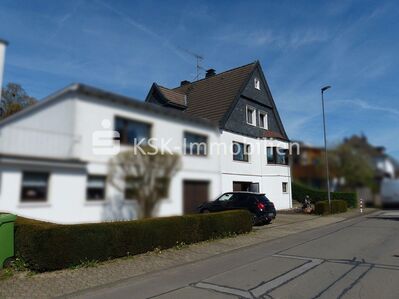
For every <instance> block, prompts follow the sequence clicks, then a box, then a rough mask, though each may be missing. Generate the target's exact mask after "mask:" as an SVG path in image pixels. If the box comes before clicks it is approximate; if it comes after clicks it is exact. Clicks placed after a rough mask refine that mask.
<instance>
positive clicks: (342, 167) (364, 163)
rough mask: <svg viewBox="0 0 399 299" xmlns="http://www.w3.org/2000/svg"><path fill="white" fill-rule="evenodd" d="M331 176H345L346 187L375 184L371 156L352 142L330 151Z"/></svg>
mask: <svg viewBox="0 0 399 299" xmlns="http://www.w3.org/2000/svg"><path fill="white" fill-rule="evenodd" d="M329 166H330V170H331V176H332V177H337V178H344V179H345V184H344V189H346V190H348V191H353V190H355V189H356V188H358V187H370V188H372V189H374V188H375V186H374V180H373V179H374V170H373V167H372V165H371V161H370V159H369V157H368V156H367V155H366V154H365V153H364V152H363V151H361V150H359V149H357V148H356V147H354V146H352V145H351V144H345V143H344V144H341V145H339V146H337V147H336V148H335V149H334V150H333V151H330V152H329Z"/></svg>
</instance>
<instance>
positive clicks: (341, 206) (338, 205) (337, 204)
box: [315, 200, 348, 215]
mask: <svg viewBox="0 0 399 299" xmlns="http://www.w3.org/2000/svg"><path fill="white" fill-rule="evenodd" d="M329 210H330V209H329V206H328V200H321V201H318V202H316V203H315V213H316V214H319V215H325V214H329V212H330V211H329ZM347 210H348V204H347V202H346V201H345V200H332V201H331V213H332V214H336V213H343V212H346V211H347Z"/></svg>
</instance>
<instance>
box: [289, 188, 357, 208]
mask: <svg viewBox="0 0 399 299" xmlns="http://www.w3.org/2000/svg"><path fill="white" fill-rule="evenodd" d="M306 195H309V197H310V199H311V201H312V202H314V203H316V202H318V201H321V200H326V199H328V194H327V191H323V190H317V189H313V188H309V187H307V186H305V185H303V184H300V183H294V182H293V183H292V198H293V199H294V200H296V201H299V202H303V200H304V199H305V197H306ZM331 199H332V200H344V201H346V202H347V204H348V207H350V208H356V207H357V193H356V192H331Z"/></svg>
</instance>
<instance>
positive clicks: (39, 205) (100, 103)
mask: <svg viewBox="0 0 399 299" xmlns="http://www.w3.org/2000/svg"><path fill="white" fill-rule="evenodd" d="M218 90H220V92H218ZM254 95H255V96H254ZM215 97H217V98H218V99H219V100H218V102H217V103H215V102H213V104H214V105H213V106H212V105H211V104H212V101H214V99H215ZM209 101H211V102H209ZM221 104H223V105H221ZM237 115H240V116H239V117H237ZM113 134H117V135H113ZM115 136H117V138H113V137H115ZM132 137H135V138H136V137H143V138H145V139H150V138H151V139H153V140H154V142H155V144H154V145H155V146H156V147H159V148H163V147H167V148H168V149H172V151H173V152H174V153H177V154H179V155H180V156H181V162H182V163H181V165H182V166H181V169H180V170H179V171H178V173H177V174H176V175H175V176H174V177H173V178H172V180H171V185H170V189H169V194H168V196H167V197H166V198H164V199H163V200H162V201H161V202H160V204H159V205H158V206H157V208H156V211H155V215H156V216H168V215H181V214H183V213H190V212H193V211H194V210H195V207H196V206H197V205H199V204H200V203H201V202H203V201H206V200H211V199H215V198H216V197H217V196H218V195H220V194H222V193H223V192H228V191H233V190H237V191H239V190H247V191H257V192H262V193H265V194H266V195H267V196H268V198H269V199H270V200H271V201H273V202H274V204H275V206H276V208H277V209H284V208H290V207H291V174H290V168H289V166H288V155H287V149H288V146H289V141H288V138H287V136H286V133H285V131H284V128H283V126H282V123H281V120H280V118H279V116H278V112H277V109H276V107H275V104H274V101H273V99H272V97H271V94H270V91H269V89H268V87H267V83H266V80H265V79H264V76H263V73H262V71H261V68H260V65H259V63H258V62H255V63H252V64H249V65H246V66H243V67H240V68H237V69H233V70H230V71H227V72H224V73H220V74H214V73H212V71H211V75H209V74H208V75H207V77H206V78H205V79H202V80H198V81H195V82H192V83H191V82H187V81H185V82H184V84H183V85H182V86H180V87H178V88H176V89H168V88H164V87H161V86H158V85H157V84H155V83H154V85H153V87H152V88H151V90H150V92H149V94H148V96H147V99H146V101H145V102H142V101H138V100H135V99H132V98H128V97H124V96H121V95H117V94H113V93H109V92H106V91H103V90H99V89H97V88H93V87H89V86H86V85H82V84H74V85H71V86H69V87H67V88H65V89H63V90H61V91H59V92H57V93H55V94H53V95H50V96H49V97H47V98H46V99H44V100H42V101H40V102H39V103H38V104H36V105H34V106H31V107H29V108H27V109H25V110H23V111H21V112H19V113H17V114H15V115H13V116H11V117H9V118H6V119H5V120H3V121H2V122H0V211H4V212H11V213H15V214H18V215H20V216H24V217H29V218H34V219H39V220H45V221H51V222H56V223H84V222H100V221H113V220H124V219H135V218H137V212H136V211H137V209H136V201H135V200H134V198H126V196H125V194H124V193H123V192H121V191H120V190H117V189H115V188H114V187H113V186H112V185H111V184H109V183H107V175H108V172H109V166H108V165H109V160H110V159H111V158H112V157H113V155H115V154H117V153H118V152H119V151H123V150H125V149H128V148H131V144H130V142H129V141H130V140H131V138H132ZM104 138H105V139H107V138H108V140H105V143H104ZM109 138H111V143H109V142H110V139H109ZM114 139H115V140H114ZM187 140H189V142H197V141H201V142H204V143H205V144H206V152H205V153H203V152H197V153H196V154H188V153H187V152H186V151H185V147H186V145H187V144H186V143H187ZM216 147H218V149H216ZM223 148H225V149H224V150H223ZM104 150H105V152H104Z"/></svg>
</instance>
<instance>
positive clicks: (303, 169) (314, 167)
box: [292, 142, 326, 189]
mask: <svg viewBox="0 0 399 299" xmlns="http://www.w3.org/2000/svg"><path fill="white" fill-rule="evenodd" d="M298 144H299V145H300V150H299V154H298V155H296V154H294V155H293V157H292V177H293V179H294V180H295V181H297V182H301V183H303V184H305V185H308V186H311V187H313V188H317V189H324V188H325V186H326V170H325V168H324V167H323V165H324V149H323V148H321V147H316V146H311V145H307V144H305V143H302V142H298Z"/></svg>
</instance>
